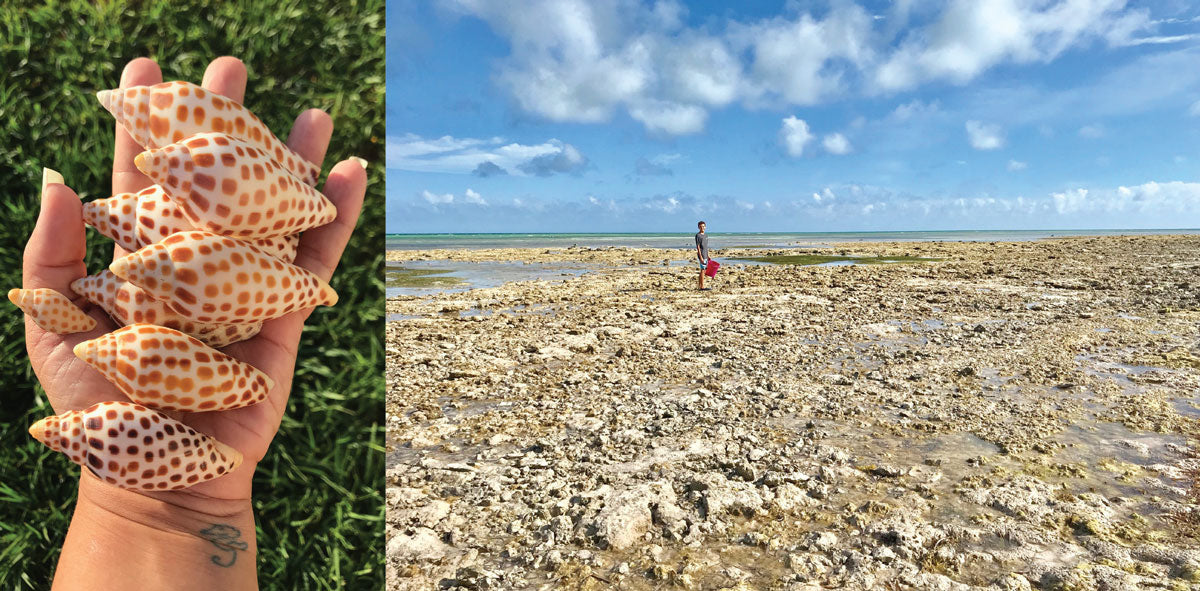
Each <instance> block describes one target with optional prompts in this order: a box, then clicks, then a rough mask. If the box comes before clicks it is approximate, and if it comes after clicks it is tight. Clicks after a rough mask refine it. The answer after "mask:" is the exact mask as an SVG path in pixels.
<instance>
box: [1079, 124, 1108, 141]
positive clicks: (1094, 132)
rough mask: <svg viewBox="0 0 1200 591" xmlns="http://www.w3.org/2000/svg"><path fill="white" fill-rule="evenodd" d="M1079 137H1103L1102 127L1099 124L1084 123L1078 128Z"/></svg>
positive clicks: (1091, 138) (1092, 138)
mask: <svg viewBox="0 0 1200 591" xmlns="http://www.w3.org/2000/svg"><path fill="white" fill-rule="evenodd" d="M1079 137H1081V138H1087V139H1090V140H1094V139H1097V138H1101V137H1104V127H1103V126H1101V125H1084V126H1083V127H1080V128H1079Z"/></svg>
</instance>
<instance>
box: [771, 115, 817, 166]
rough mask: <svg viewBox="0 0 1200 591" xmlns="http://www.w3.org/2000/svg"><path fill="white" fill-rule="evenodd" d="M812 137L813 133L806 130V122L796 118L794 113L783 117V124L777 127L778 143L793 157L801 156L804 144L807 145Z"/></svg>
mask: <svg viewBox="0 0 1200 591" xmlns="http://www.w3.org/2000/svg"><path fill="white" fill-rule="evenodd" d="M812 139H813V134H812V133H811V132H809V131H808V123H805V121H804V120H803V119H797V118H796V117H795V116H794V115H789V116H787V117H784V119H783V125H782V126H780V128H779V143H780V145H782V146H783V149H784V151H786V152H787V153H788V156H791V157H793V158H799V157H800V156H802V155H803V154H804V146H806V145H808V143H809V142H811V141H812Z"/></svg>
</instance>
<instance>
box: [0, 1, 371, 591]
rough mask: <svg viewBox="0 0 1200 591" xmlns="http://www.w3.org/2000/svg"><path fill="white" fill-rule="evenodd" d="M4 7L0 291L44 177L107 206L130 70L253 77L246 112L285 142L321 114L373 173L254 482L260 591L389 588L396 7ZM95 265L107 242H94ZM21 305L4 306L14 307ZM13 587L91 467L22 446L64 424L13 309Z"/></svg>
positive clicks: (336, 144)
mask: <svg viewBox="0 0 1200 591" xmlns="http://www.w3.org/2000/svg"><path fill="white" fill-rule="evenodd" d="M266 4H267V3H260V2H253V3H247V2H197V3H193V4H185V3H165V2H103V3H101V5H100V6H93V3H92V2H90V1H83V0H72V1H52V2H43V1H41V0H39V1H30V2H19V1H18V2H6V3H5V4H4V8H3V9H0V64H2V71H3V72H4V75H3V76H0V126H2V129H3V133H2V136H3V138H4V139H3V141H0V189H2V190H3V193H2V194H3V195H4V198H3V199H2V200H0V217H2V218H3V219H4V220H5V223H4V224H3V227H2V228H0V278H2V280H0V287H3V288H4V289H7V288H9V287H14V286H18V285H20V283H21V252H22V249H23V247H24V243H25V240H26V238H27V237H28V235H29V233H30V231H31V230H32V229H33V225H34V220H35V218H36V216H37V211H38V188H39V184H40V182H41V169H42V167H43V166H49V167H51V168H56V169H58V170H59V171H61V172H62V173H63V175H64V176H65V177H66V179H67V182H68V184H69V185H71V186H72V187H73V188H75V189H76V190H77V191H78V192H79V193H80V195H81V196H82V197H83V198H85V199H91V198H96V197H105V196H107V189H108V187H109V174H110V170H111V167H112V145H113V122H112V118H111V117H110V116H109V115H108V114H107V113H106V112H104V110H103V109H101V107H100V105H99V104H98V103H97V102H96V99H95V97H94V95H93V93H94V92H95V91H96V90H99V89H103V88H111V87H114V86H116V84H117V82H118V79H119V76H120V72H121V68H122V67H124V64H125V63H126V62H128V61H129V60H130V59H132V58H134V57H138V56H149V57H152V58H154V59H156V60H157V61H158V62H159V64H160V65H161V66H162V69H163V75H164V78H165V79H167V80H171V79H185V80H192V81H195V82H199V81H200V79H201V76H202V75H203V72H204V68H205V66H207V65H208V62H209V61H210V60H211V59H212V58H214V57H217V56H220V55H234V56H237V57H239V58H241V59H242V60H243V61H245V62H246V65H247V67H248V69H249V73H250V83H249V85H248V88H247V91H246V99H245V104H246V105H247V106H248V107H250V108H251V109H252V110H253V111H255V112H256V113H257V114H258V115H259V116H260V117H262V118H263V120H264V121H265V122H266V123H267V125H268V126H270V128H271V129H272V130H274V131H275V132H276V134H278V135H281V136H284V137H286V135H287V131H288V129H289V127H290V126H291V122H292V119H293V118H294V117H295V115H296V114H297V113H298V112H299V111H300V110H301V109H302V108H307V107H311V106H315V107H320V108H323V109H325V110H327V111H328V112H329V113H330V114H331V115H332V116H333V119H334V122H335V130H334V135H333V140H332V142H331V143H330V149H329V156H328V158H327V160H326V166H325V172H328V169H329V166H330V165H331V163H332V162H336V161H337V160H340V159H343V158H345V157H348V156H361V157H363V158H365V159H367V160H368V161H370V162H371V163H372V166H371V168H370V182H371V184H370V187H369V189H368V193H367V204H366V207H365V209H364V211H363V216H362V219H361V220H360V222H359V225H358V229H357V231H356V233H355V236H354V239H353V241H352V242H351V244H350V246H349V248H348V249H347V251H346V254H345V256H344V257H343V258H342V265H341V267H340V268H339V269H338V271H337V275H336V276H335V277H334V280H333V286H334V287H335V288H336V289H337V291H338V293H339V294H340V295H341V301H340V302H339V303H338V305H337V306H336V307H334V308H330V309H321V310H319V311H317V312H316V313H315V314H314V315H313V316H312V318H311V320H310V321H309V327H308V328H306V329H305V333H304V340H303V342H302V344H301V350H300V361H299V363H298V364H297V368H296V381H295V386H294V387H293V389H292V396H291V401H290V402H289V404H288V413H287V416H286V417H285V418H284V421H283V425H282V427H281V428H280V431H279V435H278V436H277V437H276V438H275V442H274V444H273V445H272V448H271V451H270V453H269V454H268V455H267V458H266V460H265V461H264V462H263V463H262V464H261V465H260V466H259V470H258V474H257V476H256V479H255V483H254V489H255V492H256V495H255V497H256V499H255V509H256V512H257V518H258V526H259V527H258V546H259V553H260V556H259V582H260V584H261V586H262V588H264V589H279V590H288V591H291V590H294V589H295V590H300V589H373V590H374V589H381V588H383V584H384V569H383V561H382V556H383V545H384V542H383V501H382V488H383V471H384V448H383V445H384V426H383V396H384V394H383V393H384V378H383V359H384V356H383V310H384V307H383V291H384V290H383V272H382V271H383V251H384V236H383V218H384V212H383V210H384V192H383V187H384V185H383V183H384V175H383V165H384V137H385V134H384V91H383V87H384V2H383V0H344V1H341V0H339V1H327V2H307V1H304V2H302V1H300V0H290V1H289V0H285V1H283V2H278V3H274V2H273V3H270V4H271V6H270V7H269V8H268V7H267V6H266ZM88 244H89V254H88V268H89V270H90V271H91V272H93V273H94V272H96V271H98V270H100V269H102V268H103V267H104V265H105V259H106V258H108V257H110V256H111V252H112V250H111V243H110V241H109V240H107V239H104V238H102V237H100V236H99V235H97V234H95V233H94V232H91V231H89V235H88ZM5 305H6V306H7V305H8V304H7V303H6V304H5ZM0 383H3V384H4V388H3V390H0V402H2V404H0V422H2V423H3V424H4V425H5V427H4V428H3V430H0V450H2V451H0V589H48V588H49V587H50V580H51V576H52V574H53V572H54V566H55V563H56V561H57V559H58V549H59V547H60V545H61V544H62V540H63V536H64V535H65V533H66V531H67V525H68V522H69V519H70V515H71V511H72V508H73V503H74V494H75V481H76V478H77V477H78V468H76V467H75V466H74V465H73V464H71V463H70V462H68V461H67V460H66V459H65V458H63V457H62V456H60V455H59V454H57V453H55V452H51V451H50V450H49V449H46V448H45V447H43V446H42V445H41V444H39V443H38V442H36V441H34V440H33V439H32V438H31V437H29V436H28V434H27V433H26V432H25V426H26V425H28V424H29V423H30V422H32V421H33V420H35V419H37V418H40V417H42V416H45V415H47V414H51V412H52V411H51V409H50V406H49V404H48V403H47V402H46V398H45V396H44V394H43V393H42V392H41V391H40V388H39V387H38V386H37V381H36V379H35V378H34V376H33V372H32V370H31V369H30V367H29V361H28V358H27V356H26V354H25V343H24V333H23V329H22V322H21V314H20V312H19V311H18V310H17V309H16V308H14V307H12V306H8V308H7V309H3V310H2V311H0Z"/></svg>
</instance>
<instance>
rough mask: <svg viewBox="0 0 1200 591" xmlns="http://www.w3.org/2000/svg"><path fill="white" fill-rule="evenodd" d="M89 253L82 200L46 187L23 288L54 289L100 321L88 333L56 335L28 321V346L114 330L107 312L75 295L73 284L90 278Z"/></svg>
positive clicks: (24, 262) (24, 265) (29, 244)
mask: <svg viewBox="0 0 1200 591" xmlns="http://www.w3.org/2000/svg"><path fill="white" fill-rule="evenodd" d="M86 250H87V244H86V241H85V234H84V227H83V205H82V204H81V203H80V201H79V197H78V196H77V195H76V194H75V191H72V190H71V189H70V187H67V186H66V185H63V184H58V183H51V184H48V185H46V186H45V187H44V189H43V190H42V204H41V211H40V212H39V213H38V219H37V224H36V225H35V226H34V228H33V233H32V234H30V236H29V242H27V243H26V244H25V254H24V257H23V258H22V261H21V287H23V288H25V289H40V288H50V289H53V290H54V291H57V292H59V293H61V294H63V295H65V296H67V297H68V298H70V299H71V301H72V302H73V303H74V304H75V305H76V306H79V307H80V308H81V309H83V310H84V311H86V312H87V313H88V315H89V316H91V317H92V318H95V319H96V328H95V329H93V330H91V331H88V332H86V333H75V334H72V335H55V334H52V333H49V332H47V331H45V330H42V328H41V327H39V326H38V325H37V324H36V323H34V322H33V320H32V318H26V322H25V334H26V345H27V346H36V345H37V344H38V343H43V342H46V341H43V339H44V338H47V337H52V338H50V339H49V341H48V342H49V343H50V344H52V345H53V344H55V343H58V342H61V341H64V340H65V341H70V342H71V343H75V342H79V341H82V340H85V339H88V338H93V337H95V336H98V335H100V334H103V333H105V332H108V331H109V330H112V324H111V323H110V322H109V320H108V316H107V315H106V314H104V312H103V311H101V310H99V309H98V308H97V307H95V306H92V305H91V304H90V303H89V302H88V301H87V300H85V299H84V298H83V297H82V296H77V295H75V292H73V291H71V282H72V281H75V280H76V279H79V278H80V277H83V276H85V275H87V266H86V265H85V264H84V262H83V256H84V254H85V253H86Z"/></svg>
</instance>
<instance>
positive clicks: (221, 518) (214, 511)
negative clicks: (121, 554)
mask: <svg viewBox="0 0 1200 591" xmlns="http://www.w3.org/2000/svg"><path fill="white" fill-rule="evenodd" d="M193 488H194V487H193ZM78 505H81V506H82V505H86V506H90V507H95V508H96V509H97V510H100V511H107V512H110V513H112V514H113V515H114V517H121V518H124V519H126V520H129V521H131V522H135V523H139V524H141V525H143V526H146V527H152V528H156V529H161V530H164V531H173V532H179V533H189V532H190V533H195V532H198V531H199V530H198V529H196V528H197V526H200V529H204V527H206V526H204V525H203V524H205V523H208V524H211V523H212V522H214V521H215V522H227V521H230V520H238V521H245V520H249V522H250V523H251V524H253V523H254V512H253V509H252V507H251V504H250V497H249V495H246V497H245V498H233V499H229V498H217V497H212V496H208V495H204V494H200V493H197V492H195V491H193V490H192V489H183V490H178V491H135V490H126V489H123V488H119V487H116V486H113V485H110V484H107V483H105V482H104V481H102V480H100V479H99V478H97V477H96V476H95V475H94V474H92V473H91V472H90V471H88V470H86V469H85V470H83V471H82V474H81V475H80V478H79V500H78ZM250 533H251V535H253V533H254V532H253V530H251V531H250Z"/></svg>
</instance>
